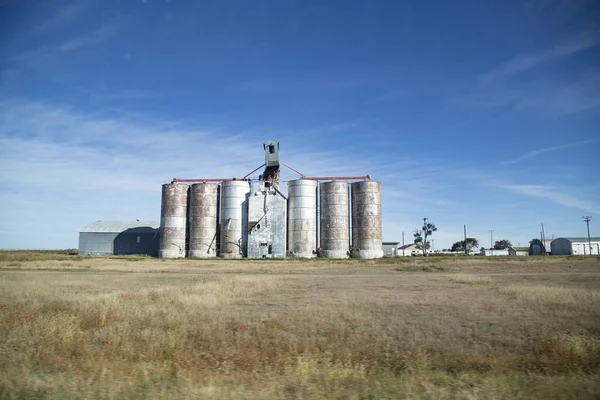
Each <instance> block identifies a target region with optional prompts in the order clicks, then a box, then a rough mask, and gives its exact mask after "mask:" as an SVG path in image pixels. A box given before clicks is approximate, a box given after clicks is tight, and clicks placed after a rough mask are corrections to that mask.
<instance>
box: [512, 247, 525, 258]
mask: <svg viewBox="0 0 600 400" xmlns="http://www.w3.org/2000/svg"><path fill="white" fill-rule="evenodd" d="M511 249H512V251H511V253H510V255H511V256H528V255H529V247H520V246H513V247H511Z"/></svg>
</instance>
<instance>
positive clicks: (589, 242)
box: [582, 216, 592, 254]
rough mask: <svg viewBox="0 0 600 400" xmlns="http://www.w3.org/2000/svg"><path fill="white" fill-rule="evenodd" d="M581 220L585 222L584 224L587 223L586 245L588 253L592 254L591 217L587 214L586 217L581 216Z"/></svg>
mask: <svg viewBox="0 0 600 400" xmlns="http://www.w3.org/2000/svg"><path fill="white" fill-rule="evenodd" d="M582 218H583V221H584V222H585V224H586V225H587V234H588V247H589V249H590V254H592V239H591V238H590V220H591V219H592V217H590V216H587V217H582Z"/></svg>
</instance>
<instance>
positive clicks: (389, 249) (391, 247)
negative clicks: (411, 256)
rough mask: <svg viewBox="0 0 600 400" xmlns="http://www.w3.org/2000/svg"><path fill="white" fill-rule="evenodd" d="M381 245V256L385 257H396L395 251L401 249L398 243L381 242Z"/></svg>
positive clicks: (400, 244)
mask: <svg viewBox="0 0 600 400" xmlns="http://www.w3.org/2000/svg"><path fill="white" fill-rule="evenodd" d="M382 245H383V255H384V256H385V257H392V256H396V255H398V253H397V250H398V248H399V247H402V243H400V242H383V243H382ZM400 255H402V254H400Z"/></svg>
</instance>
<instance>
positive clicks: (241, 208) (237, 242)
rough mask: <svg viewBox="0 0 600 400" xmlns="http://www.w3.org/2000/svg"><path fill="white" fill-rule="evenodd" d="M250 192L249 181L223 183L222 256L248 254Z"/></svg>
mask: <svg viewBox="0 0 600 400" xmlns="http://www.w3.org/2000/svg"><path fill="white" fill-rule="evenodd" d="M249 194H250V183H248V182H244V181H227V182H223V183H222V184H221V237H220V249H221V251H220V254H219V255H220V256H221V257H224V258H241V257H243V256H245V255H246V245H247V239H248V235H247V231H248V225H247V222H248V200H247V197H248V195H249Z"/></svg>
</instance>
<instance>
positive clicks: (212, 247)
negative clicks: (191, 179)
mask: <svg viewBox="0 0 600 400" xmlns="http://www.w3.org/2000/svg"><path fill="white" fill-rule="evenodd" d="M218 205H219V185H216V184H214V183H196V184H193V185H192V186H191V188H190V210H189V221H188V223H189V238H190V239H189V252H188V255H189V256H190V257H199V258H208V257H215V256H216V255H217V251H216V248H217V243H218V241H219V240H218V238H217V226H218V219H217V218H218V211H217V210H218Z"/></svg>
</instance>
